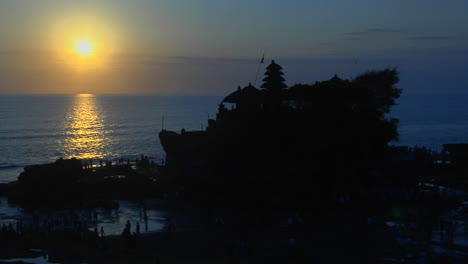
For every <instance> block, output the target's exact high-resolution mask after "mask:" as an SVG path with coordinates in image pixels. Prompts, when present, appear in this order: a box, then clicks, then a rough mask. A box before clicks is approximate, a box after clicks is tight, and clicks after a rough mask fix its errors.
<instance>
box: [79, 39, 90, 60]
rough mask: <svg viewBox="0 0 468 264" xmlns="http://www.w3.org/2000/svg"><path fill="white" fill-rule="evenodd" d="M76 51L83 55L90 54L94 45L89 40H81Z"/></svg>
mask: <svg viewBox="0 0 468 264" xmlns="http://www.w3.org/2000/svg"><path fill="white" fill-rule="evenodd" d="M76 51H77V52H78V53H79V54H80V55H83V56H84V55H89V54H91V53H92V52H93V45H92V44H91V42H89V41H87V40H82V41H79V42H78V44H77V45H76Z"/></svg>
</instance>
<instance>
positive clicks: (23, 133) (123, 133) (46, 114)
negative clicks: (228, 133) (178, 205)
mask: <svg viewBox="0 0 468 264" xmlns="http://www.w3.org/2000/svg"><path fill="white" fill-rule="evenodd" d="M222 99H223V97H220V96H146V95H145V96H143V95H139V96H129V95H128V96H117V95H88V94H86V95H8V96H0V182H10V181H13V180H16V179H17V176H18V175H19V173H20V172H21V171H22V170H23V167H24V166H27V165H32V164H41V163H47V162H54V161H55V160H57V159H59V158H61V157H63V158H71V157H76V158H86V159H104V160H114V161H115V160H117V159H119V158H120V157H124V159H127V158H128V159H130V160H135V159H136V158H137V157H139V156H140V155H141V154H143V155H145V156H148V157H149V158H150V160H153V161H154V162H156V163H161V162H162V160H163V159H164V158H165V153H164V150H163V148H162V146H161V144H160V142H159V138H158V133H159V132H160V131H161V129H163V126H164V129H168V130H175V131H180V130H181V129H182V128H185V129H186V130H201V129H205V128H206V126H207V120H208V118H215V116H216V112H217V109H218V104H219V103H220V102H221V100H222Z"/></svg>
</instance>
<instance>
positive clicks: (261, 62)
mask: <svg viewBox="0 0 468 264" xmlns="http://www.w3.org/2000/svg"><path fill="white" fill-rule="evenodd" d="M264 60H265V52H264V53H263V55H262V60H261V61H260V63H259V64H258V68H257V74H256V75H255V82H254V86H256V85H257V79H258V72H259V71H260V65H262V64H263V61H264Z"/></svg>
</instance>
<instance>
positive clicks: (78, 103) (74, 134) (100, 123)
mask: <svg viewBox="0 0 468 264" xmlns="http://www.w3.org/2000/svg"><path fill="white" fill-rule="evenodd" d="M104 119H105V117H104V114H103V111H102V109H101V108H100V106H99V102H98V98H97V97H96V96H94V95H93V94H78V95H76V96H75V97H74V102H73V106H72V107H71V109H70V111H69V112H68V113H67V128H66V134H67V137H66V140H65V154H66V156H67V157H76V158H78V159H93V158H103V157H105V156H107V154H108V153H106V149H108V148H107V144H108V140H109V139H108V133H109V132H108V131H107V130H106V127H105V125H104Z"/></svg>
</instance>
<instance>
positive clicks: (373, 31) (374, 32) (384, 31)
mask: <svg viewBox="0 0 468 264" xmlns="http://www.w3.org/2000/svg"><path fill="white" fill-rule="evenodd" d="M407 32H408V31H406V30H400V29H387V28H368V29H366V30H364V31H354V32H346V33H344V34H345V35H348V36H361V37H362V36H371V35H381V34H395V33H407Z"/></svg>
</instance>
